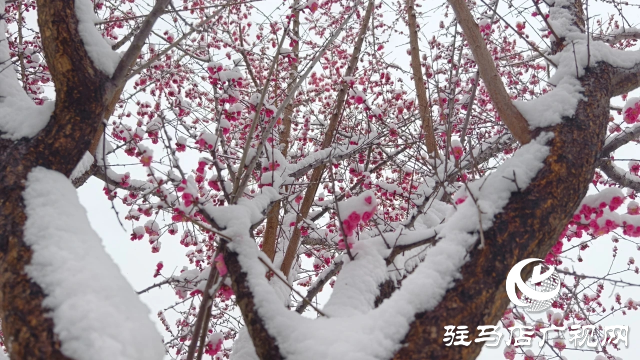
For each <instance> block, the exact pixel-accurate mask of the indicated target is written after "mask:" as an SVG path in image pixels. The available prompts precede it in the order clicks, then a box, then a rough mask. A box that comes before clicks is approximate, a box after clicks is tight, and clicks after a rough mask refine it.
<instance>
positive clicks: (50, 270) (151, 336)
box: [23, 167, 164, 360]
mask: <svg viewBox="0 0 640 360" xmlns="http://www.w3.org/2000/svg"><path fill="white" fill-rule="evenodd" d="M23 197H24V202H25V212H26V215H27V221H26V224H25V233H24V238H25V242H26V243H27V244H28V245H29V246H30V247H31V249H32V250H33V257H32V259H31V264H30V265H29V266H28V267H27V268H26V271H27V273H28V274H29V276H31V278H32V279H33V280H34V281H35V282H36V283H37V284H39V285H40V286H41V287H42V289H43V290H44V292H45V293H46V294H47V297H46V298H45V300H44V303H43V306H45V307H46V308H47V309H50V316H51V317H52V318H53V321H54V324H55V327H54V332H55V333H56V335H57V336H58V337H59V339H60V342H61V351H62V353H63V354H64V355H66V356H68V357H70V358H73V359H76V360H112V359H122V360H153V359H158V360H160V359H162V358H163V357H164V346H163V344H162V338H161V337H160V335H159V333H158V331H157V330H156V328H155V326H154V325H153V323H152V322H151V320H150V318H149V309H148V308H147V307H146V306H145V305H143V304H142V303H141V302H140V300H139V299H138V296H137V295H136V294H135V292H134V290H133V289H132V288H131V285H130V284H129V283H128V282H127V280H126V279H125V278H124V276H123V275H122V274H121V273H120V270H119V269H118V267H117V266H116V265H115V263H114V262H113V260H112V259H111V258H110V257H109V255H107V253H106V252H105V250H104V248H103V246H102V243H101V240H100V238H99V237H98V235H97V234H96V233H95V231H94V230H93V229H92V228H91V226H90V225H89V221H88V219H87V214H86V212H85V210H84V208H83V207H82V206H81V205H80V202H79V200H78V195H77V193H76V190H75V188H74V187H73V185H71V183H70V181H69V180H68V179H67V178H66V177H65V176H64V175H62V174H60V173H58V172H55V171H52V170H48V169H45V168H41V167H38V168H35V169H33V170H32V171H31V173H30V174H29V176H28V178H27V184H26V189H25V191H24V193H23Z"/></svg>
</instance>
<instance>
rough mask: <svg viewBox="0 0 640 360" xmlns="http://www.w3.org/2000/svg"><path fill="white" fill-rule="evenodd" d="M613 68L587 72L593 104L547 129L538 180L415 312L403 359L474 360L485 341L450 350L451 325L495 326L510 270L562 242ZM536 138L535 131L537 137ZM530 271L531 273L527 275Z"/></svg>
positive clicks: (582, 186) (601, 124) (596, 141)
mask: <svg viewBox="0 0 640 360" xmlns="http://www.w3.org/2000/svg"><path fill="white" fill-rule="evenodd" d="M613 72H614V70H613V69H612V67H611V66H608V65H604V64H603V65H600V66H598V67H596V68H593V69H590V70H588V71H587V74H586V75H585V76H584V77H583V78H582V80H581V83H582V86H583V87H584V89H585V92H584V95H585V96H586V97H587V99H588V101H581V102H580V104H579V105H578V109H577V111H576V113H575V115H574V116H573V117H571V118H568V119H564V122H563V123H562V124H560V125H557V126H553V127H550V128H545V129H538V131H537V133H540V132H541V131H550V132H553V133H554V135H555V136H554V138H553V140H551V151H550V154H549V156H548V157H547V159H546V160H545V162H544V165H545V166H544V168H542V170H540V171H539V172H538V174H537V176H536V177H535V178H534V180H533V181H532V182H531V184H529V186H528V187H527V188H526V189H525V190H523V191H522V192H518V193H513V194H511V198H510V200H509V203H508V204H507V206H506V207H505V208H504V210H503V212H502V213H500V214H498V215H497V216H496V217H495V219H494V222H493V226H492V227H491V228H490V229H488V230H485V231H484V239H485V244H486V246H485V247H484V248H483V249H478V248H475V249H474V250H472V251H471V252H470V260H469V261H468V262H467V263H466V264H465V265H464V266H463V267H462V269H461V273H462V280H461V281H459V282H458V283H457V284H456V285H455V286H454V287H453V288H452V289H450V290H449V291H448V292H447V293H446V295H445V297H444V298H443V299H442V301H441V302H440V304H439V305H438V306H437V307H436V308H435V309H433V310H432V311H427V312H424V313H421V314H417V315H416V320H415V321H414V322H413V323H412V324H411V329H410V331H409V333H408V334H407V335H406V337H405V339H404V345H405V346H404V347H403V348H401V350H400V351H399V352H398V353H397V354H396V356H395V357H394V359H396V360H408V359H438V360H454V359H455V360H460V359H475V358H476V357H477V356H478V354H479V353H480V350H481V349H482V345H483V343H472V344H471V345H470V346H469V347H466V346H452V347H446V346H445V345H444V342H443V341H442V336H443V331H444V326H445V325H467V326H469V329H471V331H473V329H476V327H477V326H478V325H493V324H496V323H497V322H498V321H499V320H500V318H501V317H502V315H503V313H504V309H505V308H506V307H507V305H509V299H508V298H507V295H506V292H505V280H506V277H507V274H508V272H509V270H510V269H511V268H512V267H513V266H514V265H515V264H516V263H517V262H518V261H520V260H522V259H525V258H532V257H534V258H544V256H545V255H546V254H547V253H548V252H549V249H550V248H551V247H552V246H553V244H555V243H556V242H557V241H558V237H559V236H560V233H561V232H562V230H563V229H564V227H565V226H566V224H567V223H568V222H569V219H570V217H571V216H572V215H573V213H574V211H575V210H576V209H577V207H578V205H579V204H580V201H581V200H582V198H583V197H584V196H585V194H586V192H587V189H588V187H589V182H590V181H591V179H592V178H593V174H594V170H595V165H596V160H597V159H598V157H599V155H600V151H601V149H602V146H603V143H604V141H603V139H604V136H605V134H606V127H607V122H608V117H609V99H610V94H611V90H610V89H611V81H610V80H611V77H612V74H613ZM534 137H535V136H534ZM531 269H532V268H529V272H528V273H524V274H523V276H524V277H525V278H526V277H528V276H530V275H531Z"/></svg>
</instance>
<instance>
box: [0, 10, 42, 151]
mask: <svg viewBox="0 0 640 360" xmlns="http://www.w3.org/2000/svg"><path fill="white" fill-rule="evenodd" d="M4 3H5V0H0V9H2V10H1V11H2V13H4ZM6 29H7V24H6V23H5V22H4V20H0V64H1V65H0V133H2V135H1V136H2V137H3V138H6V139H11V140H18V139H20V138H23V137H34V136H35V135H36V134H37V133H38V132H40V130H42V129H43V128H44V127H45V126H46V125H47V123H48V122H49V117H51V113H52V112H53V106H54V104H53V102H52V101H48V102H46V103H45V104H44V105H43V106H38V105H36V104H35V103H34V102H33V100H31V99H30V98H29V96H28V95H27V93H26V92H25V91H24V89H22V87H21V86H20V83H19V82H18V78H17V77H16V72H15V71H14V70H13V66H11V65H9V66H7V65H6V64H10V63H11V57H10V56H9V46H8V44H7V36H6Z"/></svg>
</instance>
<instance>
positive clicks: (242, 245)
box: [214, 133, 553, 360]
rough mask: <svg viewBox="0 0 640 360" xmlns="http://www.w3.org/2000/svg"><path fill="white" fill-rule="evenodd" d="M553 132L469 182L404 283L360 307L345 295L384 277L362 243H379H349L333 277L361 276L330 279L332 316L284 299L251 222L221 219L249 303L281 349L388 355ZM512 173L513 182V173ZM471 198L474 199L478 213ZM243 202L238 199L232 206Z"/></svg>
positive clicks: (529, 172) (431, 303)
mask: <svg viewBox="0 0 640 360" xmlns="http://www.w3.org/2000/svg"><path fill="white" fill-rule="evenodd" d="M552 137H553V134H551V133H543V134H541V135H540V136H539V137H538V138H536V139H534V140H533V141H531V142H530V143H529V144H526V145H524V146H522V148H520V149H519V150H518V151H516V153H515V154H514V155H513V157H511V158H509V159H508V160H506V161H505V162H504V163H503V164H502V165H500V166H499V167H498V168H497V169H496V170H495V171H494V172H493V173H491V174H489V175H487V176H486V177H485V178H483V179H480V180H478V181H476V182H473V183H470V184H469V190H470V191H471V194H472V195H473V197H474V199H475V201H472V200H471V199H467V200H466V201H465V202H464V203H462V204H460V206H459V207H458V210H457V211H456V213H455V214H453V215H452V216H451V217H450V219H449V220H447V221H446V222H445V223H443V224H441V225H439V226H437V227H436V228H435V229H434V230H435V232H436V233H438V234H439V235H438V238H439V239H440V240H439V242H438V243H437V244H436V245H435V246H434V247H433V248H431V249H429V251H428V254H427V259H426V260H425V261H424V262H423V263H421V264H420V265H419V266H418V267H417V269H416V270H415V272H414V273H413V274H412V275H411V276H409V277H408V278H407V279H406V280H404V282H403V287H402V288H401V289H399V290H397V291H396V292H395V293H394V294H393V295H392V296H391V298H389V299H387V300H386V301H384V302H383V303H382V304H381V305H380V306H379V307H378V308H376V309H372V310H370V311H368V312H366V313H362V312H360V311H354V310H353V308H352V307H351V304H350V303H351V302H353V303H355V304H358V305H361V304H363V303H366V304H368V303H369V302H370V301H371V297H372V296H373V293H371V290H372V288H373V286H371V285H370V284H374V283H377V282H379V281H380V280H382V279H383V278H384V275H383V273H384V270H385V269H384V261H383V258H382V255H380V256H379V257H377V256H376V254H375V253H374V252H373V251H369V250H370V249H367V248H366V247H367V244H368V243H372V246H374V247H375V248H378V246H377V245H379V244H377V241H375V240H374V238H372V239H368V240H365V241H362V242H359V243H358V244H357V245H358V246H354V249H353V251H354V252H355V253H358V254H360V255H358V256H356V258H355V260H354V261H349V262H346V263H345V265H344V266H343V269H342V271H341V274H340V276H338V282H342V283H345V284H347V285H348V283H350V284H356V283H357V282H359V283H358V286H353V285H352V286H335V287H334V292H333V294H332V297H335V298H336V299H335V300H333V301H332V300H329V303H328V304H327V306H325V309H326V310H327V311H328V312H329V313H330V316H329V317H328V318H326V317H320V318H318V319H315V320H311V319H308V318H304V317H302V316H300V315H298V314H296V313H294V312H292V311H289V310H287V309H286V308H285V307H283V306H282V303H281V301H280V299H279V297H278V294H277V293H276V291H275V289H273V287H271V286H270V284H269V283H268V282H267V281H266V279H265V277H264V273H265V268H264V266H263V265H262V264H260V262H258V261H257V258H258V257H259V256H261V255H260V252H259V250H258V249H257V248H256V246H255V241H254V240H253V239H252V238H251V237H249V236H248V235H247V234H248V226H249V225H250V222H247V221H245V223H244V224H243V223H241V222H239V221H221V222H223V223H224V225H226V230H225V231H224V233H225V235H228V236H229V237H231V238H232V239H233V240H232V241H231V242H230V243H229V249H230V250H232V251H236V252H237V253H238V260H239V261H240V264H241V265H242V268H243V271H246V273H247V282H248V284H249V286H250V288H251V291H252V293H253V295H254V301H255V308H256V310H257V312H258V313H259V315H260V317H261V318H262V320H263V321H264V322H265V325H266V327H267V329H268V331H269V333H270V334H271V335H272V336H273V337H274V338H275V339H276V341H277V343H278V346H279V348H280V351H281V353H282V354H283V355H284V357H285V358H288V359H305V360H325V359H350V360H365V359H366V360H370V359H386V358H389V357H391V356H392V355H393V353H394V352H395V351H397V349H398V347H399V346H400V342H401V340H402V339H403V338H404V336H405V334H406V333H407V331H408V329H409V326H410V324H411V321H413V319H414V316H415V314H416V313H419V312H422V311H428V310H431V309H433V308H434V307H435V306H436V305H437V304H438V303H439V302H440V301H441V300H442V298H443V297H444V295H445V292H446V291H447V290H448V289H449V288H450V287H451V286H453V282H454V280H455V279H458V278H459V277H460V272H459V271H460V268H461V267H462V265H463V264H464V263H465V262H466V261H467V260H468V256H467V252H468V251H469V249H470V248H471V247H472V246H473V245H474V244H475V243H476V242H477V240H478V236H477V233H478V229H479V228H480V227H482V228H483V229H487V228H488V227H490V226H491V225H492V223H493V219H494V216H495V215H496V214H498V213H499V212H501V211H502V209H503V208H504V206H505V205H507V203H508V201H509V198H510V196H511V193H512V192H514V191H518V188H520V189H523V188H526V187H527V186H528V185H529V183H530V182H531V180H532V179H533V178H534V177H535V176H536V174H537V172H538V171H539V170H540V169H541V168H542V167H543V161H544V159H545V158H546V157H547V155H548V154H549V147H548V146H547V143H548V142H549V141H550V140H551V139H552ZM514 174H516V177H517V181H518V185H516V184H515V183H514V181H513V180H512V177H513V176H514ZM471 194H467V195H468V196H469V195H471ZM476 204H477V205H476ZM477 206H480V208H481V210H482V211H481V214H480V211H478V207H477ZM247 209H249V207H247ZM241 210H242V209H241V208H240V207H238V212H240V211H241ZM214 215H215V214H214ZM229 216H232V215H229ZM233 216H234V217H239V216H240V214H238V215H233ZM249 217H251V215H250V214H249V213H247V215H245V216H244V217H243V218H244V219H247V218H249ZM216 219H217V217H216ZM424 235H428V236H431V234H424ZM364 255H366V256H364ZM367 274H368V275H367ZM363 277H364V278H363ZM363 279H367V282H366V283H364V281H363ZM369 280H370V281H369ZM338 282H336V284H338ZM338 293H340V294H338ZM369 309H370V307H369ZM331 315H333V316H331ZM247 351H248V350H246V349H244V351H242V349H239V348H238V347H234V356H233V359H251V357H247V356H246V355H245V354H246V353H247Z"/></svg>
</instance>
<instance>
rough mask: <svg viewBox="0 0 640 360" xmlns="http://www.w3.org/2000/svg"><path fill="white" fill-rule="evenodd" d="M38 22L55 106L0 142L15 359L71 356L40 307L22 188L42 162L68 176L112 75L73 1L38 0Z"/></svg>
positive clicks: (1, 300)
mask: <svg viewBox="0 0 640 360" xmlns="http://www.w3.org/2000/svg"><path fill="white" fill-rule="evenodd" d="M38 25H39V26H40V31H41V34H42V44H43V47H44V53H45V56H46V58H47V65H48V66H49V69H50V71H51V76H52V79H53V82H54V84H55V87H56V103H55V110H54V112H53V114H52V115H51V118H50V120H49V123H48V125H47V126H46V127H45V128H44V129H43V130H42V131H41V132H40V133H39V134H38V135H37V136H36V137H34V138H31V139H26V138H23V139H20V140H18V141H16V142H13V141H11V140H4V139H3V140H0V174H2V176H1V177H0V199H1V200H0V211H1V216H0V318H2V330H3V332H4V335H5V340H6V342H7V349H8V351H9V355H10V356H11V358H13V359H66V357H65V356H64V355H62V353H61V352H60V344H59V342H58V341H57V339H56V337H55V335H54V333H53V322H52V320H51V319H50V318H48V317H47V316H46V310H45V309H44V308H43V307H42V300H43V299H44V297H45V294H44V292H43V291H42V289H41V288H40V286H38V284H35V283H34V282H32V281H31V280H30V279H29V277H28V276H27V275H26V273H25V271H24V268H25V266H26V265H27V264H29V262H30V260H31V250H30V249H29V247H28V246H27V245H26V244H25V243H24V239H23V235H24V233H23V226H24V223H25V220H26V215H25V213H24V204H23V199H22V191H23V190H24V187H25V183H24V182H25V180H26V178H27V174H28V173H29V172H30V171H31V169H33V168H34V167H37V166H44V167H46V168H49V169H52V170H56V171H59V172H61V173H63V174H65V175H67V176H69V175H70V174H71V171H72V170H73V169H74V168H75V166H76V165H77V164H78V162H79V161H80V159H81V158H82V156H83V154H84V152H85V151H86V150H87V149H88V148H89V146H90V143H91V139H92V138H93V137H94V135H95V133H96V132H97V131H98V129H99V127H100V123H101V120H102V114H103V113H104V110H105V107H106V105H107V104H106V102H105V99H106V98H107V97H108V95H109V94H108V93H109V92H110V91H111V89H110V87H109V84H110V81H109V78H108V77H107V76H106V75H105V74H104V73H102V72H101V71H100V70H98V69H97V68H96V67H95V66H94V65H93V63H92V62H91V60H90V59H89V56H88V54H87V52H86V50H85V49H84V46H83V44H82V40H81V38H80V35H79V34H78V19H77V17H76V13H75V8H74V2H73V1H62V0H57V1H43V0H39V1H38Z"/></svg>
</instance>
